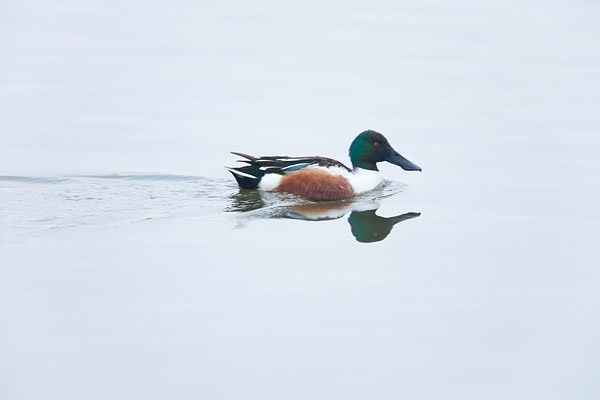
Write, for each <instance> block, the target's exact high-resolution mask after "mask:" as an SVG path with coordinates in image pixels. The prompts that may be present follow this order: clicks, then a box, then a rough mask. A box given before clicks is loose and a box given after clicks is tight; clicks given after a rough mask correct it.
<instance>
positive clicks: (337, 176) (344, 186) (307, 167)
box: [226, 130, 421, 201]
mask: <svg viewBox="0 0 600 400" xmlns="http://www.w3.org/2000/svg"><path fill="white" fill-rule="evenodd" d="M232 154H235V155H238V156H240V157H244V158H245V160H239V162H244V163H246V164H248V165H244V166H243V167H237V168H227V167H226V168H227V170H228V171H229V172H231V173H232V174H233V177H234V178H235V179H236V181H237V183H238V185H239V186H240V188H242V189H259V190H267V191H281V192H287V193H292V194H296V195H300V196H303V197H306V198H308V199H309V200H314V201H335V200H343V199H347V198H350V197H352V196H355V195H357V194H360V193H364V192H367V191H370V190H372V189H374V188H376V187H377V186H378V185H379V184H381V182H383V177H382V176H381V173H380V172H379V170H378V169H377V163H378V162H382V161H387V162H389V163H392V164H395V165H398V166H400V167H402V168H403V169H405V170H406V171H421V167H419V166H418V165H416V164H414V163H412V162H411V161H409V160H407V159H406V158H404V157H402V156H401V155H400V154H399V153H398V152H397V151H396V150H394V149H393V148H392V146H391V145H390V143H389V142H388V141H387V139H386V138H385V136H383V135H382V134H381V133H379V132H375V131H372V130H368V131H365V132H362V133H361V134H359V135H358V136H357V137H356V138H355V139H354V141H353V142H352V144H351V145H350V152H349V155H350V161H351V162H352V169H350V168H348V167H347V166H345V165H344V164H342V163H341V162H339V161H337V160H333V159H331V158H325V157H320V156H316V157H284V156H270V157H253V156H250V155H247V154H243V153H236V152H232Z"/></svg>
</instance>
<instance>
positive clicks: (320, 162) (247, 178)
mask: <svg viewBox="0 0 600 400" xmlns="http://www.w3.org/2000/svg"><path fill="white" fill-rule="evenodd" d="M231 154H235V155H237V156H240V157H244V158H245V160H238V162H242V163H246V164H248V165H244V166H243V167H237V168H227V170H228V171H229V172H231V173H232V174H233V176H234V178H235V179H236V180H237V182H238V184H239V185H240V187H241V188H243V189H256V188H258V183H259V182H260V179H261V178H262V177H263V176H265V174H267V173H269V174H280V175H285V174H286V173H288V172H292V171H298V170H301V169H303V168H306V167H309V166H319V167H326V168H329V167H337V168H341V169H345V170H346V171H348V172H351V171H352V170H351V169H350V168H348V167H347V166H345V165H344V164H342V163H341V162H339V161H337V160H334V159H332V158H326V157H320V156H314V157H288V156H267V157H254V156H251V155H248V154H243V153H236V152H233V151H232V152H231Z"/></svg>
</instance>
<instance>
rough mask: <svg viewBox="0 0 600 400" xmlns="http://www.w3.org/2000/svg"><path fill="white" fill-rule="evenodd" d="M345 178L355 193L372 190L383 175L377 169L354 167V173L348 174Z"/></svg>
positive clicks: (378, 183)
mask: <svg viewBox="0 0 600 400" xmlns="http://www.w3.org/2000/svg"><path fill="white" fill-rule="evenodd" d="M346 178H347V179H348V180H349V181H350V184H351V185H352V188H353V189H354V193H355V194H359V193H364V192H368V191H369V190H373V189H375V188H376V187H377V186H379V185H380V184H381V182H383V177H382V176H381V173H380V172H379V171H371V170H368V169H362V168H356V169H355V170H354V173H352V174H348V175H347V176H346Z"/></svg>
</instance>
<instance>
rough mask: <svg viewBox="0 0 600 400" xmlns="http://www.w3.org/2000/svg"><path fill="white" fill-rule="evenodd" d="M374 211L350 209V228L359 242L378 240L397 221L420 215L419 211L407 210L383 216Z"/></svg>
mask: <svg viewBox="0 0 600 400" xmlns="http://www.w3.org/2000/svg"><path fill="white" fill-rule="evenodd" d="M375 211H377V210H368V211H352V213H351V214H350V216H349V217H348V222H349V223H350V229H351V230H352V234H353V235H354V237H355V238H356V240H357V241H359V242H361V243H370V242H379V241H381V240H383V239H385V238H386V237H387V235H389V234H390V232H391V231H392V228H393V227H394V225H396V224H397V223H398V222H402V221H406V220H407V219H411V218H416V217H418V216H419V215H421V213H416V212H409V213H406V214H402V215H396V216H395V217H389V218H385V217H380V216H379V215H377V214H375Z"/></svg>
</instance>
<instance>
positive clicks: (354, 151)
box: [350, 130, 421, 171]
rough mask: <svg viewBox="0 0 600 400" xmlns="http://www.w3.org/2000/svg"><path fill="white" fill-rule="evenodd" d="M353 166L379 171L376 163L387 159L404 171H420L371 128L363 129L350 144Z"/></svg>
mask: <svg viewBox="0 0 600 400" xmlns="http://www.w3.org/2000/svg"><path fill="white" fill-rule="evenodd" d="M350 160H351V161H352V167H353V168H362V169H369V170H372V171H379V170H378V169H377V163H378V162H381V161H387V162H389V163H392V164H394V165H398V166H399V167H402V169H405V170H406V171H421V167H419V166H418V165H416V164H414V163H412V162H411V161H408V160H407V159H406V158H404V157H402V156H401V155H400V154H399V153H398V152H397V151H396V150H394V149H393V148H392V146H391V145H390V143H389V142H388V141H387V139H386V138H385V136H383V135H382V134H381V133H379V132H375V131H372V130H368V131H364V132H363V133H361V134H360V135H358V136H357V137H356V139H354V141H353V142H352V144H351V145H350Z"/></svg>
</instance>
